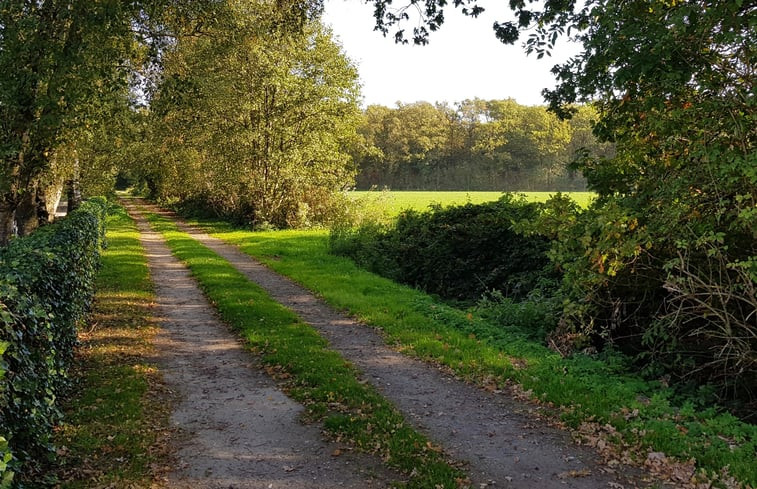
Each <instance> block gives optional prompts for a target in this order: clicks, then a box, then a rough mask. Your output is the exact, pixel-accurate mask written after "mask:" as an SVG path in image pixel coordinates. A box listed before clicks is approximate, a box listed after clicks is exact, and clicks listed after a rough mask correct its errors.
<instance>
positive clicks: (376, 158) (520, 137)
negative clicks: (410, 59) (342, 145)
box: [352, 99, 612, 191]
mask: <svg viewBox="0 0 757 489" xmlns="http://www.w3.org/2000/svg"><path fill="white" fill-rule="evenodd" d="M577 110H578V114H579V117H576V118H575V120H573V121H570V122H565V121H560V120H559V119H558V118H557V117H556V116H554V115H553V114H551V113H549V112H547V110H546V108H545V107H526V106H522V105H518V104H517V103H516V102H515V101H514V100H488V101H485V100H480V99H474V100H465V101H463V102H460V103H457V104H455V105H454V106H452V107H451V106H449V105H446V104H436V105H431V104H429V103H427V102H417V103H414V104H399V105H398V106H397V107H396V108H387V107H383V106H377V105H374V106H370V107H368V108H366V109H365V111H364V113H363V117H362V119H361V121H360V125H359V126H358V133H359V138H358V139H357V140H356V142H355V144H354V145H353V146H352V153H353V156H354V158H355V161H356V163H357V166H358V170H359V173H358V175H357V178H356V181H357V187H358V188H360V189H370V188H372V187H377V188H383V187H389V188H392V189H394V190H410V189H427V190H430V189H434V190H460V189H467V190H499V191H502V190H512V191H522V190H556V189H562V190H583V189H584V188H585V183H586V182H585V180H584V179H583V178H581V177H580V176H579V175H577V174H576V173H575V172H573V171H571V170H569V169H568V166H567V165H568V162H569V161H570V160H571V159H572V158H573V156H574V154H575V152H576V151H577V150H578V149H580V148H584V149H585V150H586V151H589V152H590V153H591V154H595V155H608V154H611V152H612V145H611V144H607V143H604V144H602V143H599V142H597V140H596V138H595V137H594V136H593V135H592V134H591V126H590V121H591V119H592V117H595V115H596V114H595V112H594V110H593V108H592V107H591V106H581V107H579V108H578V109H577Z"/></svg>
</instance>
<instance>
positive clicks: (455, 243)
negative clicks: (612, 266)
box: [330, 194, 558, 301]
mask: <svg viewBox="0 0 757 489" xmlns="http://www.w3.org/2000/svg"><path fill="white" fill-rule="evenodd" d="M538 213H539V205H538V204H535V203H529V202H526V201H525V200H523V199H519V198H517V197H515V196H513V195H511V194H505V195H504V196H503V197H502V198H501V199H500V200H498V201H495V202H488V203H485V204H475V205H474V204H466V205H462V206H453V207H447V208H432V209H431V210H429V211H426V212H417V211H413V210H409V211H404V212H402V213H401V214H400V215H399V216H398V217H397V220H396V222H395V223H394V224H393V225H390V226H384V225H380V224H370V223H369V224H365V225H363V226H361V227H359V228H357V229H352V228H339V227H336V228H334V229H332V233H331V238H330V249H331V252H332V253H335V254H338V255H343V256H347V257H349V258H351V259H353V260H354V261H355V262H356V263H357V264H358V265H359V266H361V267H362V268H365V269H367V270H370V271H372V272H374V273H378V274H379V275H383V276H385V277H388V278H390V279H393V280H396V281H399V282H402V283H405V284H408V285H412V286H414V287H417V288H420V289H422V290H424V291H426V292H428V293H431V294H437V295H440V296H442V297H444V298H447V299H453V300H462V301H475V300H477V299H479V298H480V297H481V296H482V295H483V294H484V293H486V292H488V291H490V290H498V291H500V292H501V293H503V294H504V295H505V296H508V297H512V298H514V299H522V298H524V297H525V296H526V295H528V294H529V293H530V292H531V291H532V290H534V289H536V288H539V287H542V286H544V284H545V282H551V283H552V285H553V286H555V285H556V283H557V279H558V274H557V272H556V271H555V270H554V267H552V265H551V263H550V261H549V259H548V258H547V255H546V252H547V250H548V248H549V241H548V240H547V239H546V238H544V237H541V236H536V235H531V236H525V235H522V234H519V233H518V232H516V231H514V230H513V224H514V223H517V222H520V221H524V220H526V221H528V220H532V219H535V218H536V216H537V215H538Z"/></svg>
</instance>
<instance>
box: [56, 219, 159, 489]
mask: <svg viewBox="0 0 757 489" xmlns="http://www.w3.org/2000/svg"><path fill="white" fill-rule="evenodd" d="M107 226H108V231H107V248H106V249H105V250H103V254H102V267H101V269H100V271H99V273H98V277H97V282H96V284H97V289H96V293H95V301H94V307H93V312H92V315H91V318H90V321H89V323H88V324H87V325H84V326H83V327H82V328H81V329H80V333H79V339H80V341H81V346H80V348H79V350H78V353H77V363H76V368H75V369H74V371H73V372H72V376H73V378H74V380H75V382H76V388H75V390H73V391H72V394H71V396H70V397H69V398H68V399H66V400H65V401H64V410H65V419H64V422H63V423H62V424H61V425H60V426H59V427H58V428H57V430H56V436H55V443H56V445H57V447H58V455H59V462H58V463H59V467H57V469H56V470H55V472H54V474H55V476H57V479H58V484H59V486H61V487H64V488H78V487H149V486H150V484H151V482H152V479H153V475H154V471H155V469H156V466H160V465H161V463H162V461H163V460H164V459H163V457H164V456H165V453H166V450H165V447H164V446H163V445H161V444H159V443H158V442H159V439H158V436H159V434H160V433H161V432H164V431H165V430H166V429H167V426H168V414H169V411H168V407H169V406H170V403H166V396H165V392H164V391H163V390H162V389H161V388H160V386H161V383H160V380H159V378H158V374H157V371H156V369H155V368H154V366H153V365H152V364H151V363H150V362H151V360H150V359H151V358H153V357H154V352H153V349H152V338H153V336H154V334H155V333H156V331H157V328H156V327H155V325H154V323H153V322H152V319H151V317H152V312H153V311H152V307H151V306H152V304H153V302H154V298H155V296H154V291H153V285H152V282H151V280H150V275H149V270H148V268H147V262H146V258H145V250H144V248H143V247H142V245H141V243H140V241H139V232H138V231H137V229H136V227H135V225H134V222H133V221H132V220H131V218H129V216H128V215H127V214H126V211H125V210H124V209H123V208H122V207H120V206H115V205H112V206H111V207H110V209H109V215H108V221H107Z"/></svg>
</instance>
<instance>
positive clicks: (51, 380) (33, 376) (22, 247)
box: [0, 200, 106, 477]
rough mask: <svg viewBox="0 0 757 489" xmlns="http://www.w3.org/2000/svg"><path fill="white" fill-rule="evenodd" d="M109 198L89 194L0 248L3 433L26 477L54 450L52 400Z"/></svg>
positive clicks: (89, 281)
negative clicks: (68, 210)
mask: <svg viewBox="0 0 757 489" xmlns="http://www.w3.org/2000/svg"><path fill="white" fill-rule="evenodd" d="M105 207H106V204H105V202H104V201H103V200H90V201H87V202H85V203H84V204H83V205H82V206H81V207H80V208H79V209H77V210H76V211H74V212H73V213H71V214H70V215H69V216H68V217H66V218H65V219H63V220H62V221H60V222H58V223H56V224H53V225H50V226H46V227H44V228H42V229H40V230H38V231H37V232H35V233H34V234H32V235H31V236H29V237H26V238H19V239H15V240H13V241H11V243H10V244H9V245H8V246H6V247H4V248H2V249H0V325H1V326H2V329H0V341H2V342H6V343H7V344H8V348H7V350H6V351H5V354H4V356H3V358H4V361H5V365H6V366H7V372H6V375H5V377H4V378H3V379H2V389H0V391H1V392H2V395H3V399H4V400H5V401H4V402H3V403H2V405H1V406H0V409H2V411H1V414H2V416H0V420H2V421H1V422H0V433H3V434H5V435H7V437H8V443H9V446H10V448H11V450H12V451H13V454H14V457H15V458H16V461H15V462H14V469H19V470H18V471H19V473H20V474H22V476H24V477H26V476H29V475H30V474H31V471H33V470H34V468H35V463H36V462H41V461H42V460H44V459H45V458H46V457H48V456H49V455H50V453H51V450H52V446H51V443H50V437H51V430H52V426H53V425H54V423H55V422H56V421H58V420H59V419H60V412H59V408H58V406H57V404H56V398H57V396H58V395H59V394H60V393H61V390H62V389H63V388H64V387H65V386H66V384H67V378H68V377H67V368H68V366H69V363H70V361H71V359H72V356H73V349H74V346H75V345H76V342H77V337H76V327H77V324H78V323H79V322H80V321H81V320H82V319H83V318H84V317H85V315H86V314H87V312H88V310H89V306H90V302H91V299H92V294H93V288H94V279H95V273H96V271H97V267H98V264H99V255H100V247H101V245H102V243H103V238H104V234H103V222H104V213H105Z"/></svg>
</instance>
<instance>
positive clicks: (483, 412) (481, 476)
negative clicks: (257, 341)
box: [151, 207, 650, 489]
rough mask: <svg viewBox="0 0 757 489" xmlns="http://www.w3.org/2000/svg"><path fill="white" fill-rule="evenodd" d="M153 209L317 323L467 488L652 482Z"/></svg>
mask: <svg viewBox="0 0 757 489" xmlns="http://www.w3.org/2000/svg"><path fill="white" fill-rule="evenodd" d="M151 210H153V211H154V212H162V213H163V215H167V216H169V217H171V218H173V219H174V220H176V221H177V224H178V225H179V227H180V229H182V230H183V231H185V232H187V233H189V234H190V235H191V236H192V237H193V238H194V239H196V240H198V241H199V242H201V243H202V244H204V245H205V246H207V247H208V248H210V249H212V250H213V251H214V252H216V253H217V254H219V255H220V256H222V257H223V258H225V259H226V260H228V261H229V262H230V263H231V264H232V265H233V266H235V267H236V268H237V269H239V270H240V271H241V272H242V273H243V274H244V275H245V276H247V277H248V278H249V279H250V280H252V281H253V282H255V283H257V284H259V285H260V286H261V287H262V288H263V289H265V290H266V291H267V292H268V293H269V294H270V295H271V296H272V297H273V298H274V299H275V300H277V301H278V302H280V303H282V304H284V305H285V306H286V307H288V308H290V309H291V310H293V311H294V312H295V313H297V314H298V315H299V316H300V317H301V318H302V319H303V321H305V322H307V323H308V324H310V325H312V326H313V327H314V328H316V330H317V331H318V332H319V333H320V334H322V335H323V336H324V337H325V338H326V339H327V340H328V341H329V343H330V346H331V348H332V349H334V350H336V351H338V352H339V353H340V354H341V355H342V356H343V357H344V358H346V359H347V360H349V361H350V362H352V363H353V364H354V365H355V366H357V367H358V369H359V370H361V371H362V372H363V374H364V380H365V381H367V382H370V383H372V384H373V385H375V386H376V387H377V389H378V390H379V392H381V393H382V394H383V395H384V396H385V397H386V398H388V399H389V400H390V401H392V402H393V403H395V405H397V407H398V408H399V409H400V411H402V412H403V413H404V415H405V416H406V418H407V419H408V420H409V421H410V422H411V423H412V424H413V425H414V426H415V427H416V428H418V429H419V430H420V431H421V432H423V433H425V434H426V435H427V436H428V437H429V438H430V439H431V440H433V441H434V442H436V443H439V444H440V445H441V446H442V447H443V448H444V450H445V451H446V452H447V453H448V454H449V455H450V456H451V457H452V458H454V459H457V460H461V461H464V462H466V463H467V464H468V469H469V475H470V479H471V481H472V482H473V487H475V488H482V487H508V488H519V489H529V488H538V489H557V488H612V489H629V488H632V487H645V486H649V485H650V484H649V483H647V482H645V479H646V478H645V477H644V474H642V473H641V471H639V470H638V469H637V468H634V467H629V466H623V465H620V466H614V467H612V468H610V467H607V466H605V465H603V464H602V462H601V460H600V457H599V456H598V455H597V453H596V452H594V451H593V450H592V449H590V448H588V447H585V446H580V445H577V444H576V443H575V442H574V441H573V440H572V439H571V437H570V435H569V434H568V433H566V432H565V431H562V430H559V429H557V428H554V427H552V426H549V425H548V424H547V423H546V422H545V421H543V420H540V419H539V418H538V417H537V416H534V415H532V414H529V412H530V411H532V410H533V406H530V405H529V404H527V403H524V402H521V401H518V400H515V399H512V398H511V397H508V396H507V395H506V394H505V393H496V392H495V393H492V392H488V391H486V390H484V389H481V388H478V387H476V386H472V385H470V384H468V383H466V382H464V381H462V380H459V379H457V378H455V377H454V376H451V375H450V374H449V373H446V372H444V371H442V370H440V369H438V368H435V367H434V366H432V365H429V364H427V363H425V362H422V361H420V360H418V359H414V358H411V357H408V356H406V355H403V354H401V353H398V352H396V351H394V350H392V349H391V348H389V347H388V346H387V345H386V342H385V341H384V339H383V338H382V336H381V334H380V332H379V331H377V330H376V329H373V328H371V327H369V326H366V325H365V324H361V323H359V322H358V321H356V320H354V319H351V318H349V317H347V316H345V315H344V314H342V313H340V312H337V311H335V310H334V309H332V308H331V307H329V306H328V305H326V304H325V303H324V302H323V301H321V300H320V299H318V298H317V297H315V296H314V295H313V294H312V293H311V292H310V291H308V290H307V289H305V288H303V287H302V286H300V285H298V284H296V283H294V282H293V281H291V280H289V279H288V278H286V277H283V276H281V275H279V274H277V273H275V272H273V271H272V270H270V269H268V268H267V267H266V266H264V265H263V264H261V263H260V262H258V261H256V260H255V259H254V258H252V257H250V256H249V255H246V254H244V253H243V252H241V251H240V250H239V249H238V248H237V247H235V246H232V245H229V244H226V243H224V242H223V241H221V240H220V239H217V238H213V237H211V236H209V235H207V234H206V233H204V232H202V231H199V230H198V229H196V228H194V227H191V226H189V225H187V224H186V223H183V222H182V221H181V220H178V219H176V216H173V215H171V214H170V213H165V211H161V210H160V209H159V208H157V207H151Z"/></svg>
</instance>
